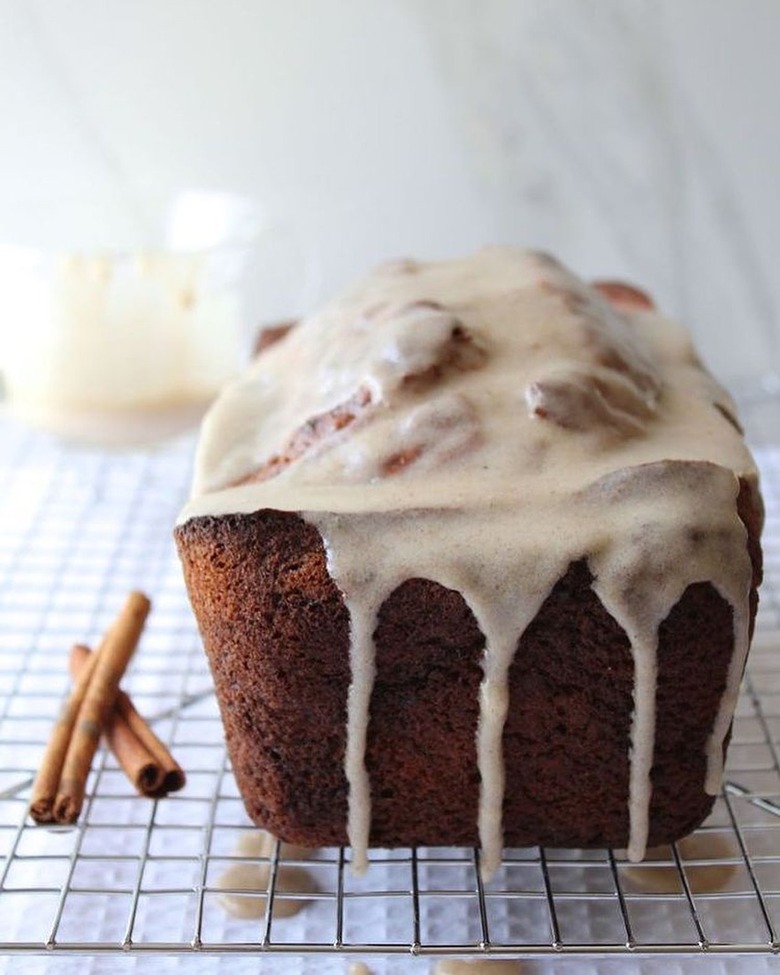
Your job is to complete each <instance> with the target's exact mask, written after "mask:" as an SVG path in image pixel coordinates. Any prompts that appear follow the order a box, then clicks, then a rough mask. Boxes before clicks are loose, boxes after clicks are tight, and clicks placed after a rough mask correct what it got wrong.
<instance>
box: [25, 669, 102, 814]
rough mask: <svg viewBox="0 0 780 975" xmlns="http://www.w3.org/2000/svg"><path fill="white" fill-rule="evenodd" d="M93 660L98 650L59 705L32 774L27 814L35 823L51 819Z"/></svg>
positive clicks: (90, 677) (90, 676)
mask: <svg viewBox="0 0 780 975" xmlns="http://www.w3.org/2000/svg"><path fill="white" fill-rule="evenodd" d="M96 664H97V654H94V655H93V656H92V658H91V659H90V660H89V662H88V665H87V666H86V667H84V669H83V670H82V671H81V672H80V673H79V679H78V680H77V681H76V684H75V686H74V688H73V690H72V692H71V695H70V698H69V699H68V701H67V702H66V703H65V704H64V705H63V707H62V711H61V712H60V716H59V718H58V719H57V723H56V724H55V726H54V730H53V731H52V735H51V738H50V739H49V744H48V745H47V746H46V751H45V752H44V753H43V759H42V761H41V767H40V769H39V770H38V774H37V775H36V777H35V782H34V783H33V787H32V798H31V800H30V815H31V816H32V818H33V819H34V820H35V822H36V823H51V822H53V821H54V799H55V797H56V795H57V788H58V786H59V784H60V776H61V774H62V766H63V764H64V763H65V756H66V754H67V752H68V745H69V744H70V740H71V737H72V736H73V728H74V726H75V724H76V719H77V717H78V714H79V711H80V709H81V705H82V704H83V702H84V698H85V697H86V694H87V688H88V687H89V684H90V681H91V680H92V674H93V671H94V669H95V665H96Z"/></svg>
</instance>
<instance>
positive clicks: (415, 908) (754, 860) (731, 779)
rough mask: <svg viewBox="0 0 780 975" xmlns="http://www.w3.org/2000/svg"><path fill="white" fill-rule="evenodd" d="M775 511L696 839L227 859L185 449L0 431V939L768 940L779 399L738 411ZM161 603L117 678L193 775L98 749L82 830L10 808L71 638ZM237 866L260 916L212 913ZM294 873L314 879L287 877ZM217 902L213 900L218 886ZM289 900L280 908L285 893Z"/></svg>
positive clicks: (32, 763) (275, 942)
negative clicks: (501, 850) (166, 790)
mask: <svg viewBox="0 0 780 975" xmlns="http://www.w3.org/2000/svg"><path fill="white" fill-rule="evenodd" d="M746 410H747V413H748V417H749V419H751V420H752V424H751V436H752V439H753V440H754V442H755V443H757V444H759V456H760V460H761V464H762V467H763V475H764V494H765V498H766V500H767V503H768V523H767V531H766V536H765V555H766V573H767V578H766V583H765V587H764V590H763V594H762V606H761V613H760V619H759V626H758V633H757V637H756V642H755V646H754V650H753V654H752V657H751V662H750V668H749V672H748V675H747V678H746V682H745V687H744V690H743V694H742V697H741V700H740V704H739V708H738V712H737V717H736V720H735V725H734V735H733V740H732V745H731V750H730V759H729V766H728V770H727V779H728V781H727V784H726V786H725V787H724V790H723V793H722V795H721V796H720V797H719V798H718V799H717V801H716V804H715V808H714V811H713V813H712V815H711V816H710V818H709V820H708V821H707V823H706V824H705V825H704V826H703V827H702V828H701V829H700V830H699V831H698V832H697V833H696V834H695V835H694V836H693V837H692V838H690V839H688V840H686V841H683V842H682V843H680V844H677V845H675V846H672V847H669V848H664V849H662V850H660V851H658V852H657V856H658V859H656V860H653V861H649V862H646V863H644V864H641V865H638V866H633V865H630V864H628V863H627V862H626V861H625V860H624V859H623V858H621V856H620V855H619V854H618V853H615V852H613V851H610V850H603V851H587V852H585V851H577V850H540V849H523V850H508V851H506V855H505V858H504V862H503V865H502V867H501V870H500V871H499V873H498V875H497V876H496V877H495V879H494V880H493V881H491V882H490V884H487V885H483V884H482V882H481V880H480V878H479V871H478V853H477V852H476V851H473V850H466V849H439V848H437V849H416V850H395V851H373V854H372V865H371V869H370V870H369V871H368V874H367V875H365V876H364V877H356V876H354V875H353V874H352V872H351V871H350V869H349V851H348V850H339V849H335V850H321V851H318V852H317V853H316V854H315V856H314V857H313V858H312V859H307V860H305V861H304V860H300V859H296V856H297V854H296V851H292V853H291V852H290V851H288V850H287V849H286V848H284V847H280V846H278V845H277V846H276V848H275V849H274V850H273V852H272V854H271V855H270V857H266V858H265V859H263V858H257V857H248V856H246V855H245V854H242V853H240V852H238V853H237V852H236V841H237V838H238V837H239V836H240V835H241V834H245V833H248V832H249V831H251V830H252V827H251V826H250V824H249V822H248V820H247V819H246V815H245V813H244V811H243V807H242V804H241V800H240V797H239V795H238V793H237V791H236V787H235V784H234V781H233V777H232V774H231V771H230V766H229V763H228V761H227V758H226V755H225V751H224V747H223V738H222V728H221V724H220V721H219V717H218V713H217V709H216V704H215V701H214V697H213V693H212V690H211V680H210V677H209V674H208V671H207V667H206V663H205V659H204V656H203V654H202V652H201V648H200V643H199V639H198V636H197V632H196V630H195V626H194V623H193V620H192V618H191V615H190V612H189V609H188V606H187V602H186V598H185V594H184V590H183V586H182V582H181V579H180V573H179V567H178V563H177V560H176V557H175V554H174V552H173V548H172V545H171V542H170V526H171V524H172V522H173V519H174V517H175V514H176V511H177V509H178V507H179V505H180V503H181V500H182V498H183V496H184V493H185V490H186V483H187V481H188V474H189V458H190V454H191V448H192V442H191V440H189V439H184V440H181V441H179V442H177V443H176V444H173V445H172V446H168V447H166V448H165V449H161V450H158V451H151V452H146V453H135V454H116V455H107V454H97V453H89V452H85V451H77V450H74V449H69V448H66V447H63V446H61V445H58V444H56V443H54V442H51V441H49V440H48V439H47V438H46V437H45V436H42V435H39V434H32V433H29V432H27V431H25V430H23V429H21V428H20V427H17V426H15V425H14V424H13V423H11V422H10V421H9V420H7V419H3V420H2V421H0V456H2V457H3V458H4V461H2V466H1V467H0V953H2V954H34V953H39V954H40V953H44V952H53V953H55V954H56V953H61V954H77V953H89V954H93V955H97V954H101V953H112V952H124V953H131V954H133V953H135V954H150V953H165V954H187V953H201V954H225V955H228V954H241V953H250V952H251V953H256V952H267V953H285V952H286V953H296V954H298V953H309V952H311V953H315V952H317V953H344V954H353V953H354V954H358V953H359V954H366V953H371V952H379V953H382V954H383V955H389V954H395V953H412V954H420V955H424V954H429V955H444V954H446V955H452V954H466V955H490V956H501V955H544V954H552V953H574V954H598V953H604V954H614V953H628V952H648V953H666V952H678V953H679V952H682V953H699V952H704V951H708V952H734V953H737V952H760V953H771V952H778V951H780V751H779V749H778V745H777V740H778V738H780V655H779V654H778V653H777V650H778V648H780V450H777V449H774V448H772V447H771V446H761V444H762V443H763V442H765V441H768V440H769V439H770V438H771V437H772V436H774V438H775V439H778V438H777V433H778V431H780V400H778V398H777V396H776V395H774V394H771V395H770V394H768V395H766V396H764V397H757V398H756V399H755V400H754V401H753V402H750V403H747V404H746ZM132 587H141V588H144V589H146V590H147V591H149V592H151V593H152V594H153V595H154V603H155V606H154V611H153V614H152V616H151V618H150V622H149V625H148V629H147V631H146V633H145V635H144V638H143V642H142V645H141V648H140V650H139V653H138V655H137V657H136V660H135V662H134V664H133V667H132V669H131V671H130V672H129V674H128V678H127V685H126V686H127V687H128V690H129V691H130V693H131V694H132V695H133V697H134V699H135V700H136V702H137V705H138V706H139V708H140V709H141V710H142V711H143V712H144V713H145V714H147V715H149V716H153V717H154V719H155V720H154V724H155V728H156V730H157V732H158V734H160V735H161V737H163V738H164V739H165V740H167V741H168V742H169V743H170V745H171V747H172V750H173V751H174V753H175V754H176V756H177V757H178V758H179V760H180V761H181V763H182V764H183V765H184V766H185V768H186V769H187V771H188V785H187V788H186V789H185V790H184V791H183V792H182V793H179V794H176V795H173V796H170V797H169V798H167V799H165V800H162V801H152V800H147V799H142V798H139V797H137V796H135V794H134V793H133V791H132V788H131V787H130V785H129V784H128V783H127V782H126V780H125V778H124V776H123V775H122V774H121V772H120V771H119V770H118V769H117V767H116V764H115V763H114V760H113V758H112V756H111V755H110V754H108V753H106V752H105V751H101V752H100V753H99V756H98V760H97V761H96V764H95V767H94V768H93V771H92V775H91V778H90V782H89V793H88V801H87V804H86V807H85V809H84V812H83V814H82V817H81V820H80V822H79V824H78V826H77V827H76V828H69V829H46V828H42V827H36V826H34V825H33V824H32V822H31V821H30V820H29V818H28V817H27V815H26V808H27V803H28V801H29V790H30V786H31V783H32V778H33V775H34V771H35V769H36V767H37V764H38V761H39V758H40V755H41V752H42V748H43V744H44V742H45V740H46V738H47V736H48V733H49V729H50V725H51V721H52V718H53V717H54V715H55V714H56V712H57V710H58V707H59V704H60V702H61V699H62V696H63V694H64V693H65V691H66V688H67V675H66V657H67V654H66V652H65V651H66V650H67V648H68V647H69V646H70V644H71V643H72V642H74V641H76V640H84V639H85V638H91V639H93V640H94V639H96V638H97V636H98V635H99V633H100V632H101V631H102V630H103V629H104V627H105V626H106V624H107V623H108V621H109V620H110V619H111V617H112V616H113V614H114V613H115V612H116V610H117V608H118V606H119V604H120V602H121V600H122V598H123V596H124V594H125V593H126V591H127V590H128V589H130V588H132ZM237 862H252V863H265V864H267V865H268V883H267V886H266V888H265V889H263V890H259V891H255V892H247V891H245V890H243V888H240V889H238V890H233V891H232V893H233V894H240V895H241V896H243V897H245V898H248V899H251V898H255V899H257V900H259V902H260V903H259V905H258V908H259V909H258V917H257V918H256V919H255V920H252V919H243V920H242V919H239V918H235V917H231V916H230V915H229V914H227V913H226V912H225V910H224V909H223V903H224V902H223V898H224V896H225V894H226V891H225V890H224V882H223V881H221V880H220V877H222V876H223V874H224V871H225V870H226V868H227V867H228V866H230V865H231V864H235V863H237ZM290 866H298V867H305V869H306V871H307V872H308V874H309V875H310V877H312V878H313V880H314V882H315V886H316V891H315V892H314V893H312V892H311V891H309V890H308V889H307V890H304V889H303V888H301V889H295V887H285V888H284V889H282V887H283V882H284V881H285V877H286V873H285V872H286V868H288V867H290ZM228 893H229V891H228ZM282 897H283V898H284V899H287V900H296V899H297V900H305V901H306V902H307V904H306V907H305V910H302V911H301V912H300V913H299V914H297V915H296V916H295V917H293V918H289V919H283V918H281V917H280V916H279V915H278V912H277V911H276V910H275V906H276V905H277V903H278V902H279V900H280V898H282Z"/></svg>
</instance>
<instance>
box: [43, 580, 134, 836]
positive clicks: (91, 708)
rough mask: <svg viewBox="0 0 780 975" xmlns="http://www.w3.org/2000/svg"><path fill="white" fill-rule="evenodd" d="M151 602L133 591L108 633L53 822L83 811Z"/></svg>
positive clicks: (79, 720)
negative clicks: (93, 770)
mask: <svg viewBox="0 0 780 975" xmlns="http://www.w3.org/2000/svg"><path fill="white" fill-rule="evenodd" d="M150 608H151V603H150V602H149V599H148V598H147V597H146V596H145V595H144V594H143V593H141V592H131V593H130V595H129V596H128V597H127V600H126V601H125V605H124V607H123V608H122V611H121V613H120V615H119V618H118V619H117V621H116V622H115V623H114V625H113V626H112V627H111V629H110V630H109V631H108V633H107V634H106V637H105V639H104V641H103V644H102V646H101V648H100V652H99V653H97V654H95V659H96V663H95V665H94V669H93V671H92V679H91V680H90V681H89V682H88V684H87V690H86V694H85V695H84V699H83V701H82V703H81V707H80V708H79V711H78V716H77V718H76V723H75V727H74V728H73V734H72V736H71V739H70V744H69V745H68V750H67V753H66V755H65V761H64V764H63V767H62V774H61V777H60V783H59V790H58V793H57V797H56V799H55V800H54V810H53V814H54V821H55V822H57V823H75V822H76V820H77V819H78V817H79V813H80V812H81V807H82V805H83V803H84V795H85V791H86V783H87V776H88V775H89V771H90V769H91V767H92V759H93V758H94V756H95V752H96V750H97V747H98V742H99V741H100V735H101V733H102V731H103V729H104V728H105V727H106V725H107V724H108V719H109V716H110V714H111V712H112V710H113V708H114V704H115V702H116V696H117V692H118V690H119V682H120V680H121V679H122V676H123V674H124V672H125V670H126V668H127V665H128V663H129V662H130V658H131V657H132V655H133V653H134V651H135V648H136V646H137V645H138V640H139V638H140V636H141V631H142V629H143V626H144V623H145V622H146V617H147V616H148V615H149V610H150Z"/></svg>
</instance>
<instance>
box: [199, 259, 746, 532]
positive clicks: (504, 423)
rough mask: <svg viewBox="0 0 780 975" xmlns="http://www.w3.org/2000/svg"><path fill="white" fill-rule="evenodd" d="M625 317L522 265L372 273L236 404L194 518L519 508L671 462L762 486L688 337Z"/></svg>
mask: <svg viewBox="0 0 780 975" xmlns="http://www.w3.org/2000/svg"><path fill="white" fill-rule="evenodd" d="M626 295H627V299H626ZM633 297H635V296H633ZM616 299H617V300H614V299H613V300H612V301H610V300H607V298H606V297H605V296H604V294H603V293H602V292H601V291H599V290H598V289H597V288H596V287H592V286H588V285H586V284H585V283H584V282H582V281H581V280H579V279H578V278H577V277H576V276H575V275H573V274H572V273H571V272H569V271H568V270H566V269H565V268H564V267H563V266H562V265H560V264H559V263H558V262H557V261H555V260H554V259H553V258H551V257H548V256H547V255H544V254H540V253H536V252H530V251H525V250H521V249H518V248H510V247H490V248H485V249H483V250H481V251H479V252H478V253H476V254H475V255H473V256H471V257H468V258H465V259H459V260H451V261H443V262H437V263H416V262H413V261H397V262H394V263H390V264H386V265H383V266H381V267H379V268H378V269H377V270H375V271H374V272H373V273H372V274H370V275H369V276H368V277H367V278H366V279H365V280H364V281H362V282H361V283H359V284H358V285H357V286H355V287H353V288H352V289H351V290H349V291H347V292H346V293H345V294H344V295H343V296H341V297H340V298H337V299H336V300H335V301H333V302H331V303H330V304H329V305H328V306H327V307H325V308H324V310H323V311H322V312H320V313H319V314H316V315H314V316H312V317H310V318H308V319H307V320H305V321H303V322H301V323H300V324H299V325H297V326H296V327H295V328H293V329H292V331H291V332H290V333H289V334H288V335H287V336H286V337H284V338H283V339H282V340H280V341H278V342H276V343H275V344H274V345H272V346H271V347H270V348H268V349H267V350H266V351H264V352H263V353H262V354H261V355H260V356H258V358H257V359H256V360H255V362H254V363H253V364H252V365H251V367H250V368H249V369H248V371H247V372H246V374H245V375H244V376H243V377H241V378H240V379H239V380H238V381H236V382H234V383H233V384H232V385H230V386H228V387H227V388H226V389H225V390H224V391H223V393H222V395H221V396H220V397H219V399H218V400H217V401H216V403H215V404H214V406H213V407H212V409H211V411H210V412H209V414H208V415H207V417H206V419H205V421H204V424H203V429H202V435H201V440H200V444H199V448H198V453H197V458H196V472H195V478H194V483H193V491H192V499H191V501H190V503H189V504H188V506H187V507H186V508H185V509H184V511H183V512H182V519H181V520H186V518H189V517H191V516H193V515H201V514H224V513H228V512H248V511H253V510H257V509H260V508H277V509H282V510H303V509H305V510H330V511H342V512H344V511H377V510H379V511H381V510H393V509H398V508H410V507H414V508H418V507H428V506H431V505H436V506H442V507H452V508H457V507H462V506H464V505H468V504H485V503H498V504H501V503H503V502H509V503H511V502H513V501H514V500H516V499H517V498H518V497H519V496H522V497H524V498H533V497H538V498H547V497H549V496H550V494H551V493H552V494H554V495H556V496H560V495H566V494H572V493H576V492H578V491H580V490H582V489H583V487H585V486H586V485H588V484H591V483H593V482H594V481H596V480H598V479H599V478H601V477H603V476H604V475H606V474H609V473H611V472H616V471H621V470H624V469H627V468H635V467H637V466H639V465H643V464H648V463H654V462H657V461H662V460H683V461H710V462H712V463H715V464H719V465H721V466H724V467H726V468H729V469H730V470H732V471H734V472H735V473H737V474H739V475H745V476H752V475H753V473H754V466H753V462H752V459H751V457H750V455H749V453H748V451H747V450H746V448H745V446H744V443H743V440H742V436H741V434H740V432H739V429H738V424H737V422H736V420H735V419H734V418H735V407H734V404H733V402H732V401H731V399H730V397H729V396H728V394H727V393H726V392H725V390H723V389H722V388H721V386H720V385H718V384H717V383H716V382H715V380H714V379H713V378H712V377H711V376H710V375H709V374H708V373H707V372H706V370H705V369H703V367H702V366H701V364H700V362H699V360H698V358H697V356H696V354H695V352H694V350H693V348H692V346H691V343H690V340H689V338H688V335H687V333H686V331H685V330H684V329H683V328H682V327H681V326H679V325H678V324H676V323H675V322H673V321H670V320H669V319H668V318H665V317H664V316H662V315H661V314H659V313H658V312H657V311H656V310H655V309H654V308H653V307H652V305H651V304H650V303H649V302H648V301H643V300H641V298H640V300H632V294H631V293H630V292H627V293H626V294H621V293H619V292H618V293H617V296H616Z"/></svg>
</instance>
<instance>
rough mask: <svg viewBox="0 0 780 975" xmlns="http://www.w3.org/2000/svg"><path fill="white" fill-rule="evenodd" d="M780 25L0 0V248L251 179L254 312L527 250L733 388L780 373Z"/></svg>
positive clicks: (571, 1)
mask: <svg viewBox="0 0 780 975" xmlns="http://www.w3.org/2000/svg"><path fill="white" fill-rule="evenodd" d="M779 40H780V3H779V2H778V0H368V2H366V0H284V2H282V0H133V2H130V0H0V118H2V125H0V172H2V180H0V240H5V241H12V240H17V239H21V238H22V237H23V236H25V235H26V236H27V237H30V236H31V235H39V236H40V237H41V238H43V237H45V235H46V233H47V231H48V229H49V225H50V214H51V208H52V207H57V206H59V205H60V204H61V203H62V201H63V200H65V199H84V198H89V197H91V196H94V195H96V194H97V195H99V196H101V198H105V197H111V198H113V199H116V200H119V201H120V205H125V201H127V205H128V206H131V205H133V202H132V201H137V200H139V199H146V198H148V197H149V196H150V195H159V194H167V193H172V192H175V191H177V190H180V189H182V188H190V189H191V188H198V189H200V188H207V189H218V190H222V191H230V192H234V193H238V194H241V195H243V196H245V197H248V198H250V199H251V200H252V201H254V202H255V203H256V205H257V207H258V212H259V214H260V219H261V222H262V223H263V226H264V227H266V229H267V231H268V232H267V234H266V236H265V238H264V242H263V247H264V251H263V253H264V254H265V270H264V272H261V273H260V274H259V275H258V277H257V279H256V283H257V282H260V283H261V285H262V286H261V287H259V288H258V289H257V290H258V294H257V296H256V297H257V304H256V310H253V315H255V314H256V315H257V317H258V320H263V319H268V320H270V319H274V318H277V317H282V316H288V315H291V314H298V313H300V312H302V311H306V310H308V309H310V308H312V307H313V306H315V305H316V304H317V303H318V302H320V301H321V300H323V299H324V298H326V297H328V296H329V295H331V294H333V293H334V292H335V291H337V290H338V289H339V288H341V287H342V286H343V285H345V284H346V283H347V282H349V281H350V279H352V278H353V277H354V276H356V275H357V274H359V273H361V272H363V271H364V270H366V269H367V268H368V267H370V266H371V265H372V264H374V263H375V262H378V261H381V260H383V259H386V258H390V257H395V256H403V255H415V256H419V257H423V258H436V257H445V256H449V255H457V254H462V253H465V252H468V251H470V250H471V249H473V248H476V247H478V246H480V245H481V244H483V243H488V242H512V243H519V244H528V245H530V246H534V247H543V248H546V249H549V250H551V251H553V252H555V253H556V254H558V255H559V256H561V257H562V258H563V259H564V260H565V261H566V262H567V263H569V264H570V265H571V266H572V267H573V268H574V269H575V270H577V271H578V272H580V273H581V274H583V275H585V276H596V275H598V276H609V277H624V278H626V279H628V280H632V281H635V282H637V283H639V284H641V285H643V286H645V287H646V288H648V289H649V290H651V291H652V292H653V293H654V294H655V296H656V297H657V299H658V302H659V304H660V305H661V306H662V307H663V308H664V309H666V310H668V311H669V312H671V313H672V314H674V315H676V316H678V317H680V318H682V319H683V320H685V321H686V322H687V323H688V324H689V325H691V326H692V327H693V329H694V330H695V333H696V336H697V340H698V342H699V345H700V347H701V349H702V350H703V353H704V356H705V358H706V359H707V361H708V362H709V364H710V366H711V367H712V368H713V369H714V370H715V371H716V373H718V375H719V376H720V377H721V378H724V379H726V380H729V381H734V382H738V381H742V380H744V379H745V378H746V377H752V376H756V375H759V374H766V373H768V372H772V371H774V370H778V369H780V342H779V341H778V335H777V309H778V302H779V301H780V280H779V279H778V274H777V270H776V269H777V267H778V265H780V243H778V235H777V227H778V225H780V193H779V192H778V190H777V183H776V179H777V172H778V166H779V164H780V113H779V112H778V110H777V90H778V85H780V66H779V64H778V60H777V46H778V41H779ZM275 237H276V239H278V241H279V247H277V248H274V239H275ZM303 263H305V273H303V272H302V270H301V265H302V264H303ZM7 324H8V323H7V322H6V326H7ZM6 342H7V340H6ZM2 357H3V353H2V349H0V365H1V363H2Z"/></svg>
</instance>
